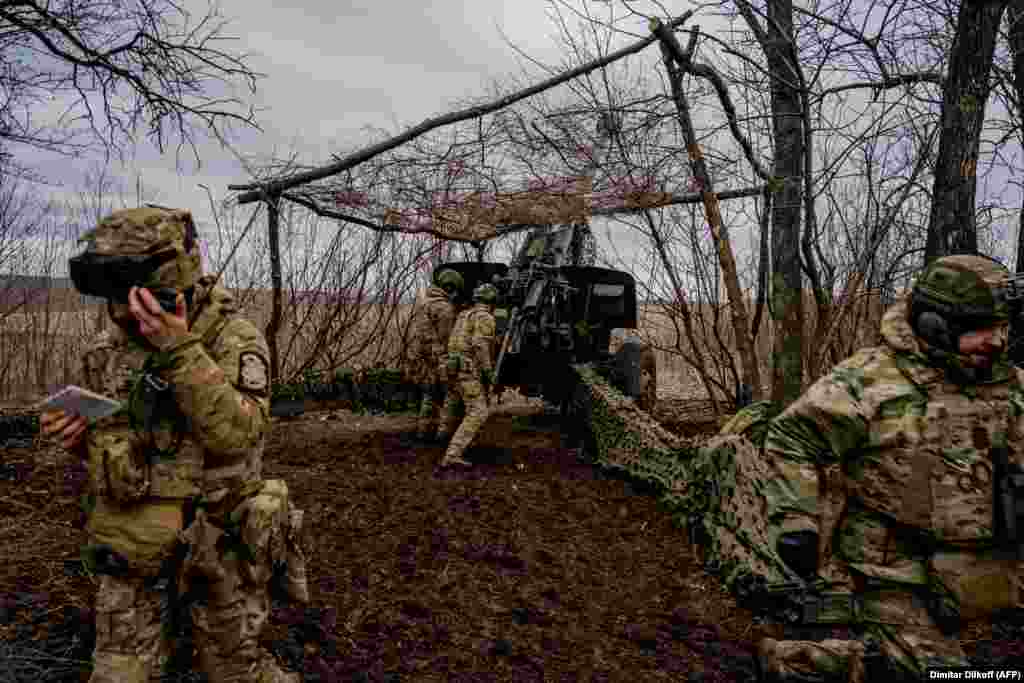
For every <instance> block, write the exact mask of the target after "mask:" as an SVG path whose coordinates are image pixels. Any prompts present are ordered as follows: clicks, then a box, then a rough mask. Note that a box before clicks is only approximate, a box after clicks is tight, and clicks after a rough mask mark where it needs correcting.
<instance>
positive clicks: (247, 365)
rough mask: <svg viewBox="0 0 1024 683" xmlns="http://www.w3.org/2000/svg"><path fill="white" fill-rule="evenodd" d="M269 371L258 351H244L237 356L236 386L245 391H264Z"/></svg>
mask: <svg viewBox="0 0 1024 683" xmlns="http://www.w3.org/2000/svg"><path fill="white" fill-rule="evenodd" d="M269 375H270V373H269V372H268V368H267V361H266V360H264V359H263V357H262V356H260V355H259V354H258V353H252V352H251V351H244V352H242V354H241V355H240V356H239V357H238V386H239V387H240V388H242V389H244V390H246V391H266V389H267V384H268V383H269V380H268V377H269Z"/></svg>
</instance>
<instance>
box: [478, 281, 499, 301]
mask: <svg viewBox="0 0 1024 683" xmlns="http://www.w3.org/2000/svg"><path fill="white" fill-rule="evenodd" d="M473 301H476V302H478V303H482V304H492V305H493V304H495V303H497V301H498V288H497V287H495V286H494V285H492V284H490V283H486V282H485V283H484V284H482V285H479V286H478V287H477V288H476V289H474V290H473Z"/></svg>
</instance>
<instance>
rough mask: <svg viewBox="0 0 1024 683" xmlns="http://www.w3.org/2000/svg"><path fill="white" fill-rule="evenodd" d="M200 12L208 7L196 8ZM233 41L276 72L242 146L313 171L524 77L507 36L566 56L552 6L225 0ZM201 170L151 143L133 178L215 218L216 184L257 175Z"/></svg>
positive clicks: (192, 1)
mask: <svg viewBox="0 0 1024 683" xmlns="http://www.w3.org/2000/svg"><path fill="white" fill-rule="evenodd" d="M185 5H186V6H187V7H189V8H190V9H191V8H194V9H193V10H192V11H194V12H195V13H196V14H197V15H201V14H202V12H203V10H204V8H205V5H206V3H205V2H203V1H202V0H199V1H196V0H187V1H186V2H185ZM220 6H221V8H222V13H223V14H224V15H225V16H226V17H228V18H230V25H229V29H228V30H227V33H228V34H230V35H234V36H237V37H238V39H239V40H238V45H237V47H238V49H239V50H240V51H245V52H249V53H250V54H251V58H250V60H249V61H248V63H249V65H250V66H251V67H252V68H253V70H255V71H258V72H262V73H264V74H266V77H265V78H263V79H261V80H260V81H259V83H258V89H257V92H256V94H255V97H254V98H253V103H254V105H255V106H256V107H258V108H260V109H262V110H263V111H262V113H260V114H259V123H260V125H261V127H262V129H263V130H262V132H257V131H250V132H248V133H245V134H242V135H240V136H239V138H238V139H237V140H236V146H237V147H238V148H239V149H240V151H242V152H243V153H245V154H257V155H258V154H261V153H263V154H268V155H269V154H271V153H275V152H276V153H278V154H281V155H284V154H286V153H287V152H288V151H289V150H293V149H294V150H296V151H297V152H298V155H299V159H300V160H301V162H303V163H307V164H314V165H316V164H320V163H325V162H328V161H330V158H329V154H330V153H331V152H333V151H338V150H339V149H342V148H345V149H352V148H354V147H361V146H362V145H363V144H364V143H365V142H366V141H367V140H368V139H369V138H368V136H367V134H366V132H365V130H364V128H365V127H366V126H376V127H379V128H384V129H387V130H390V131H393V132H398V131H400V130H402V129H404V128H407V127H409V126H411V125H415V124H417V123H419V122H420V121H422V120H423V119H424V118H427V117H428V116H431V115H433V114H437V113H440V112H443V111H446V110H448V109H449V108H451V107H452V106H453V104H454V103H455V102H456V101H457V100H459V99H460V98H466V97H469V96H479V95H480V94H481V93H483V92H484V88H485V85H486V83H487V82H488V81H489V80H491V79H495V78H501V77H502V76H503V75H505V74H509V73H515V72H518V71H519V68H520V67H519V66H518V64H517V61H516V56H515V53H514V51H513V50H512V49H510V48H509V47H508V45H507V44H506V43H505V42H504V40H503V39H502V37H501V32H500V31H504V32H505V34H506V35H508V36H509V38H511V39H512V40H514V41H516V42H517V43H518V44H519V45H521V46H522V47H523V48H524V49H526V50H527V51H528V52H529V53H530V54H531V55H536V56H538V57H541V58H549V59H557V50H556V49H555V42H554V40H553V39H551V38H550V37H549V34H550V33H551V32H552V31H551V29H550V28H549V22H548V21H547V19H546V17H545V7H546V3H545V2H544V0H515V1H512V0H507V1H506V0H484V1H483V2H481V1H479V0H478V1H475V2H465V1H463V0H431V2H429V3H416V2H408V1H406V0H356V1H353V0H341V1H335V0H318V1H314V0H302V1H300V2H291V3H280V2H272V1H271V0H220ZM201 154H202V168H200V169H198V170H196V169H194V168H191V167H188V168H185V169H183V170H181V171H179V170H178V169H176V167H175V164H176V162H175V158H174V155H173V154H171V153H167V154H164V155H160V154H159V153H158V152H157V151H156V150H155V149H154V148H153V147H152V146H150V145H146V144H142V145H138V146H137V147H136V150H135V157H136V158H135V159H134V161H133V162H132V164H131V167H132V170H134V171H136V172H138V173H141V175H142V177H143V179H144V181H145V183H146V184H148V185H151V186H155V187H156V188H157V189H158V191H159V193H160V195H161V203H164V204H167V205H171V206H180V207H191V208H193V209H194V210H195V211H196V212H197V213H199V214H205V213H208V212H206V211H205V206H206V204H207V199H206V194H205V192H203V191H202V190H201V189H200V188H199V185H200V184H205V185H208V186H209V187H210V188H211V189H212V190H213V191H214V193H216V194H217V195H218V196H219V197H223V196H226V195H227V194H228V190H227V186H228V184H230V183H238V182H246V181H248V180H249V176H248V174H247V173H246V171H245V169H244V168H243V167H242V166H241V165H240V164H239V163H238V161H237V160H236V159H235V158H234V157H233V155H232V154H231V153H230V152H229V151H227V150H224V149H221V148H219V146H218V145H217V144H216V143H210V144H207V145H205V146H204V147H203V148H202V149H201ZM36 167H37V169H38V170H39V171H40V172H41V173H42V174H43V175H45V176H46V177H48V178H50V179H54V180H56V179H59V180H61V181H63V182H64V183H65V184H66V185H67V186H69V187H74V186H76V185H77V184H78V183H79V182H80V181H81V172H82V168H81V165H76V164H68V162H67V159H64V158H51V159H46V158H45V157H39V158H38V162H37V163H36Z"/></svg>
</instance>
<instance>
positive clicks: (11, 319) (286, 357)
mask: <svg viewBox="0 0 1024 683" xmlns="http://www.w3.org/2000/svg"><path fill="white" fill-rule="evenodd" d="M268 298H269V297H266V296H259V297H257V298H256V299H255V300H254V299H253V298H251V297H250V298H249V305H248V306H247V307H246V309H245V310H244V311H243V313H244V314H246V315H248V316H249V317H250V319H251V320H252V321H253V322H254V323H255V324H256V325H257V326H259V327H260V328H261V329H264V328H265V326H266V324H267V322H268V321H269V319H270V305H269V301H268ZM808 303H810V302H808ZM325 310H326V309H325V308H324V307H323V306H319V305H317V304H291V303H289V302H287V301H286V304H285V311H286V316H287V317H286V320H285V323H284V325H283V327H282V330H281V332H280V334H279V336H278V344H279V352H280V354H281V359H282V374H283V375H285V376H288V375H290V374H291V373H292V372H293V368H295V367H296V364H297V363H298V362H300V360H301V359H304V358H307V357H308V356H309V354H310V353H311V350H312V344H313V340H312V339H311V338H310V336H309V333H308V332H304V333H303V334H298V335H296V334H294V333H293V332H294V330H295V321H296V320H302V319H303V318H304V317H305V316H306V315H307V314H308V315H312V316H314V317H315V316H319V315H323V313H324V312H325ZM353 310H355V309H353ZM809 310H810V311H811V312H813V309H809ZM410 311H411V306H410V305H408V304H402V305H398V307H397V310H396V311H395V312H394V319H393V320H392V323H391V324H390V325H389V326H387V327H383V328H378V326H376V325H375V324H374V321H375V319H376V318H377V317H379V316H380V315H381V314H383V313H384V312H386V309H384V308H383V307H382V306H379V305H373V306H371V305H367V306H362V307H360V310H359V311H358V312H359V313H361V314H363V315H362V317H361V318H360V317H359V316H353V317H354V319H353V321H352V323H351V324H350V325H345V326H342V327H339V328H337V329H339V330H343V333H342V332H339V333H337V337H336V340H333V341H332V343H331V344H329V345H328V346H327V347H326V349H325V350H324V352H323V353H321V357H322V358H324V359H325V360H327V361H329V360H330V359H336V363H337V364H344V365H346V366H348V367H353V368H364V367H371V366H374V365H384V366H394V365H396V364H397V362H398V360H399V358H400V357H401V354H402V353H403V351H404V349H405V348H407V344H406V343H405V341H404V339H403V336H402V335H403V328H404V326H405V325H406V321H407V319H408V315H409V313H410ZM701 312H702V314H703V317H704V320H705V326H704V327H703V329H706V330H708V332H705V333H703V334H702V333H701V329H702V327H701V326H700V325H699V324H695V325H694V327H695V329H696V331H697V335H696V336H697V338H698V340H699V344H698V345H699V347H700V348H701V350H702V351H703V352H705V353H707V352H708V350H709V349H717V348H719V341H718V340H719V339H720V340H722V342H724V343H725V344H726V345H727V346H729V347H732V346H733V345H732V343H731V339H732V335H731V333H730V332H729V329H728V325H729V321H728V316H727V314H726V312H725V311H719V314H718V318H719V329H720V332H719V333H718V334H717V335H716V334H715V333H713V331H712V330H713V328H714V326H713V320H714V317H715V316H714V315H713V312H712V311H711V309H710V308H709V307H702V310H701ZM878 315H879V311H877V310H876V311H874V312H873V315H871V316H868V318H867V320H866V322H864V323H861V324H860V325H858V326H855V327H853V328H851V329H848V330H845V331H844V333H843V335H842V336H843V338H844V339H855V340H857V344H858V345H860V344H864V343H871V342H872V341H873V340H874V338H875V337H876V336H877V332H876V330H877V325H878V323H877V318H878ZM0 316H3V313H2V312H0ZM806 320H807V323H806V325H807V327H806V329H807V331H808V333H809V332H810V331H811V330H812V329H813V324H814V321H813V317H812V316H806ZM769 322H770V320H769V318H768V316H767V315H765V316H764V318H763V320H762V329H763V331H764V332H763V333H762V334H761V335H760V337H759V346H758V349H757V355H758V358H759V362H760V366H761V372H762V380H763V381H764V382H767V381H768V379H769V374H768V373H769V368H770V365H769V360H768V359H769V358H770V357H771V329H770V325H769ZM108 324H110V322H109V320H107V319H106V314H105V311H104V310H103V308H102V307H101V306H95V305H93V306H89V307H86V308H83V307H81V306H79V308H78V309H77V310H67V311H53V310H51V311H49V312H47V311H46V310H45V309H44V308H41V307H36V308H35V309H34V310H31V311H27V312H18V313H14V314H8V315H6V316H5V317H0V400H12V399H13V400H19V399H34V398H35V397H38V396H43V395H45V394H46V393H47V392H48V391H52V390H53V389H54V388H55V387H57V386H60V385H63V384H67V383H71V382H74V381H76V378H77V376H78V368H79V363H80V360H79V359H80V357H81V354H82V352H83V350H84V349H85V347H86V345H87V344H88V343H89V340H91V339H92V338H94V336H95V335H96V334H97V332H98V331H99V330H100V329H102V328H103V327H104V326H105V325H108ZM638 332H639V334H640V335H641V336H642V337H644V338H646V339H649V340H652V341H653V342H654V344H655V346H656V347H662V348H667V349H671V348H672V347H674V346H675V343H676V336H677V334H679V335H680V336H681V335H682V327H681V326H680V329H679V332H677V330H676V328H675V327H674V326H672V325H671V324H670V321H669V320H668V319H667V318H665V316H664V315H661V314H659V309H658V308H656V307H654V306H647V305H645V306H641V310H640V328H639V330H638ZM684 339H685V338H684ZM682 346H683V348H684V349H686V350H687V351H689V345H688V344H686V343H685V341H684V342H683V344H682ZM655 354H656V356H657V360H658V375H659V379H658V384H659V390H658V393H659V396H663V397H665V398H671V399H688V400H689V399H706V398H707V396H706V392H705V389H704V387H703V385H702V384H701V383H700V381H699V378H698V375H697V373H696V371H694V370H693V369H692V368H691V367H690V366H689V364H688V363H687V362H686V361H685V360H684V359H683V358H682V357H681V356H680V355H679V354H676V353H671V352H668V351H664V350H656V351H655ZM730 355H732V356H734V357H735V351H731V352H730ZM340 359H347V360H345V361H344V363H339V361H340Z"/></svg>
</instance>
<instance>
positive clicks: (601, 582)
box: [0, 403, 1024, 683]
mask: <svg viewBox="0 0 1024 683" xmlns="http://www.w3.org/2000/svg"><path fill="white" fill-rule="evenodd" d="M321 407H322V406H321ZM672 426H673V427H675V428H676V429H679V430H681V431H685V432H687V433H688V435H692V434H699V433H701V432H702V431H706V430H707V427H708V425H703V426H702V425H692V424H691V425H685V424H684V425H679V424H675V425H672ZM413 427H414V420H413V418H412V417H410V416H408V415H378V416H373V415H356V414H353V413H351V412H349V411H346V410H330V411H321V412H316V413H312V414H310V413H307V414H305V415H302V416H300V417H297V418H295V419H291V420H285V421H280V422H278V423H277V424H276V425H275V429H274V431H273V435H272V438H271V441H270V443H269V446H268V449H267V453H266V458H265V475H266V476H268V477H281V478H284V479H286V480H287V481H288V484H289V486H290V488H291V490H292V493H293V498H294V500H295V501H296V503H297V504H298V506H299V507H302V508H304V509H305V510H306V511H307V515H308V517H307V525H308V529H309V530H310V531H311V534H310V543H311V546H312V549H311V588H312V593H313V595H312V602H311V604H310V605H308V606H306V607H293V606H289V605H284V604H277V603H275V606H274V610H273V613H272V617H271V624H270V627H269V628H268V629H266V630H265V632H264V634H263V640H264V641H265V644H266V645H267V647H269V648H271V649H272V650H273V651H274V652H275V653H276V654H277V655H278V656H279V657H280V658H281V659H282V660H283V661H284V662H285V663H286V664H287V665H289V666H290V667H292V668H293V669H297V670H301V671H303V672H304V674H305V680H307V681H374V682H377V681H624V682H632V681H659V680H664V681H684V680H689V681H716V682H717V681H750V680H753V675H754V674H753V672H754V668H753V667H754V664H753V652H754V646H755V644H756V642H757V640H758V639H759V638H761V637H763V636H766V635H770V636H774V637H780V636H781V635H782V633H783V631H782V629H781V628H780V627H778V626H776V625H773V624H768V623H762V621H761V620H760V619H758V618H755V617H754V615H752V614H750V613H749V612H747V611H746V610H744V609H741V608H738V607H737V606H736V604H735V603H734V601H733V600H732V598H731V597H730V596H729V595H728V594H726V593H725V592H724V591H723V590H722V588H721V586H720V584H719V583H718V582H717V581H716V579H715V578H714V577H711V576H709V575H707V574H706V573H705V572H704V571H703V570H702V569H701V567H700V565H699V562H698V561H697V560H696V557H695V555H694V552H693V551H692V549H691V548H690V547H689V546H688V544H687V542H686V536H685V534H684V533H683V532H682V531H681V530H680V529H678V528H676V527H675V526H673V524H672V523H671V521H670V520H669V517H668V515H667V514H666V513H665V512H664V511H663V510H660V509H658V506H657V504H656V502H655V501H654V499H653V498H652V497H650V496H648V495H645V494H644V493H643V492H642V491H640V490H638V489H637V488H635V487H634V486H633V485H632V484H630V483H628V482H625V481H622V480H620V479H615V478H610V477H608V476H606V475H605V474H603V473H602V472H601V471H600V470H598V469H596V468H594V467H592V466H590V465H588V464H585V463H583V462H581V461H580V459H579V458H578V457H577V453H576V451H574V450H571V449H569V448H568V447H567V446H568V444H566V443H564V440H563V437H562V435H561V432H560V429H559V424H558V420H557V418H556V417H554V416H551V415H548V414H545V413H544V412H543V411H542V410H540V409H539V408H538V407H537V406H529V405H526V404H523V403H520V404H514V405H510V406H503V407H502V411H501V413H500V414H498V415H496V416H494V417H492V418H491V420H490V421H489V423H488V424H487V426H486V428H485V430H484V431H483V433H482V434H481V436H480V437H479V438H478V441H477V442H476V445H475V446H474V447H473V448H471V449H470V450H469V452H468V453H467V455H468V457H469V459H471V460H472V461H473V462H474V463H475V466H474V467H473V468H472V469H471V470H468V471H462V470H460V471H448V470H439V469H438V468H437V463H438V461H439V460H440V458H441V455H442V450H441V448H440V447H439V446H419V445H416V444H414V443H412V442H411V441H410V440H409V438H408V432H410V431H411V430H412V429H413ZM83 480H84V470H83V469H82V468H81V467H80V466H78V465H76V464H75V463H72V462H70V461H69V460H68V458H67V457H66V456H64V455H62V454H60V453H59V452H58V451H56V450H54V449H52V448H47V447H44V446H42V445H37V446H36V447H35V448H7V449H0V553H2V554H3V556H2V561H0V680H2V681H11V682H12V683H21V682H22V681H26V682H27V681H33V683H36V682H41V681H79V680H81V681H85V680H87V679H88V675H89V670H90V665H89V656H90V652H91V648H92V639H93V635H92V633H93V631H92V611H91V606H92V600H93V597H94V594H95V586H96V580H95V578H94V577H90V576H86V575H84V574H83V572H82V567H81V563H80V562H79V560H78V552H79V546H80V544H81V542H82V539H83V536H82V532H81V530H80V527H81V524H82V523H83V521H84V520H83V518H82V515H81V513H80V510H79V507H78V496H79V494H80V492H81V487H82V484H83ZM836 635H839V634H838V633H837V634H836ZM990 635H991V634H990V633H987V632H985V631H984V629H981V630H976V631H975V632H972V635H971V637H970V639H969V640H968V641H967V646H968V648H969V649H970V650H971V651H972V652H974V651H979V652H980V651H982V650H983V649H984V648H989V650H992V648H993V647H994V648H995V651H996V652H998V653H999V654H1001V655H1017V654H1024V652H1016V651H1013V650H1012V649H1013V648H1014V647H1017V648H1018V649H1020V642H1019V641H1012V640H1001V641H999V640H997V641H995V642H994V643H993V642H992V641H991V640H990ZM1000 648H1001V649H1000ZM1008 648H1009V649H1008ZM174 678H175V679H176V680H198V678H197V677H195V676H184V675H177V676H175V677H174Z"/></svg>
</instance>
